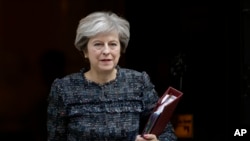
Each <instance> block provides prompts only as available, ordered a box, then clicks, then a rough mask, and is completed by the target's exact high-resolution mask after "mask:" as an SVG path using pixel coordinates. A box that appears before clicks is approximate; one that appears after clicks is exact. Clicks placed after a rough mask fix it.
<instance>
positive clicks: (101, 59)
mask: <svg viewBox="0 0 250 141" xmlns="http://www.w3.org/2000/svg"><path fill="white" fill-rule="evenodd" d="M101 61H111V59H101Z"/></svg>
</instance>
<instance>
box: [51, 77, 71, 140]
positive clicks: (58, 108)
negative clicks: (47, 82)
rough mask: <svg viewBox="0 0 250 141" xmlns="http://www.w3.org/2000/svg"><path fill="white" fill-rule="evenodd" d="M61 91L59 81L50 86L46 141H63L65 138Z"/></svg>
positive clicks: (65, 123)
mask: <svg viewBox="0 0 250 141" xmlns="http://www.w3.org/2000/svg"><path fill="white" fill-rule="evenodd" d="M62 94H63V93H62V89H61V87H60V81H59V79H56V80H55V81H54V82H53V83H52V85H51V90H50V93H49V97H48V107H47V135H48V141H64V140H66V138H67V130H66V125H67V120H66V108H65V105H64V103H63V98H62Z"/></svg>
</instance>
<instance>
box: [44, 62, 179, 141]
mask: <svg viewBox="0 0 250 141" xmlns="http://www.w3.org/2000/svg"><path fill="white" fill-rule="evenodd" d="M85 71H86V70H85V69H84V68H83V69H81V70H80V72H78V73H73V74H70V75H67V76H65V77H63V78H61V79H59V78H58V79H55V80H54V82H53V84H52V86H51V91H50V94H49V97H48V103H49V104H48V108H47V114H48V121H47V131H48V141H105V140H107V141H134V140H135V137H136V135H138V134H140V130H139V129H140V125H141V124H140V121H141V120H142V119H143V117H144V118H145V117H147V116H148V115H149V114H150V113H151V111H152V109H153V107H154V106H155V103H156V102H157V100H158V95H157V93H156V91H155V89H154V85H153V84H152V83H151V82H150V78H149V76H148V74H147V73H146V72H138V71H135V70H131V69H125V68H120V67H119V66H118V67H117V74H116V75H117V76H116V79H115V80H113V81H110V82H107V83H105V84H102V85H100V84H97V83H95V82H92V81H89V80H87V79H86V78H85V77H84V72H85ZM158 138H159V140H160V141H175V140H176V139H177V138H176V136H175V134H174V130H173V126H172V125H171V123H169V124H168V125H167V127H166V130H165V132H164V133H163V134H162V135H160V136H159V137H158Z"/></svg>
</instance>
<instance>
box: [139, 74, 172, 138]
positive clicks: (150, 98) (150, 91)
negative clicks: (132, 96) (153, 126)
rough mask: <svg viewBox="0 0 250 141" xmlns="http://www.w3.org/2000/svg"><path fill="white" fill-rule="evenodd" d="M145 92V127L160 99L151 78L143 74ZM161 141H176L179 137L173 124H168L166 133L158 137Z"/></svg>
mask: <svg viewBox="0 0 250 141" xmlns="http://www.w3.org/2000/svg"><path fill="white" fill-rule="evenodd" d="M143 81H144V88H143V89H144V90H143V97H144V99H143V101H144V106H145V110H144V113H142V120H144V122H143V125H145V119H148V117H149V115H150V114H151V113H152V111H153V108H154V106H155V104H156V103H157V101H158V99H159V97H158V94H157V92H156V91H155V89H154V85H153V84H152V83H151V82H150V79H149V76H148V75H147V74H146V73H143ZM158 139H159V140H160V141H176V140H177V137H176V135H175V133H174V128H173V126H172V124H171V123H168V125H167V126H166V128H165V130H164V132H163V133H162V134H161V135H160V136H159V137H158Z"/></svg>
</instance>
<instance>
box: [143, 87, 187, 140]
mask: <svg viewBox="0 0 250 141" xmlns="http://www.w3.org/2000/svg"><path fill="white" fill-rule="evenodd" d="M182 95H183V92H181V91H179V90H177V89H175V88H173V87H171V86H169V87H168V89H167V90H166V92H165V93H164V94H163V95H162V96H161V97H160V99H159V100H158V101H157V104H156V106H155V108H154V110H153V113H152V114H151V115H150V117H149V119H148V121H147V123H146V125H145V128H144V130H143V134H149V133H150V134H155V135H156V136H159V135H160V134H161V133H162V132H163V131H164V129H165V128H166V126H167V124H168V122H169V121H170V119H171V117H172V114H173V112H174V110H175V108H176V106H177V104H178V103H179V100H180V98H181V97H182Z"/></svg>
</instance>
